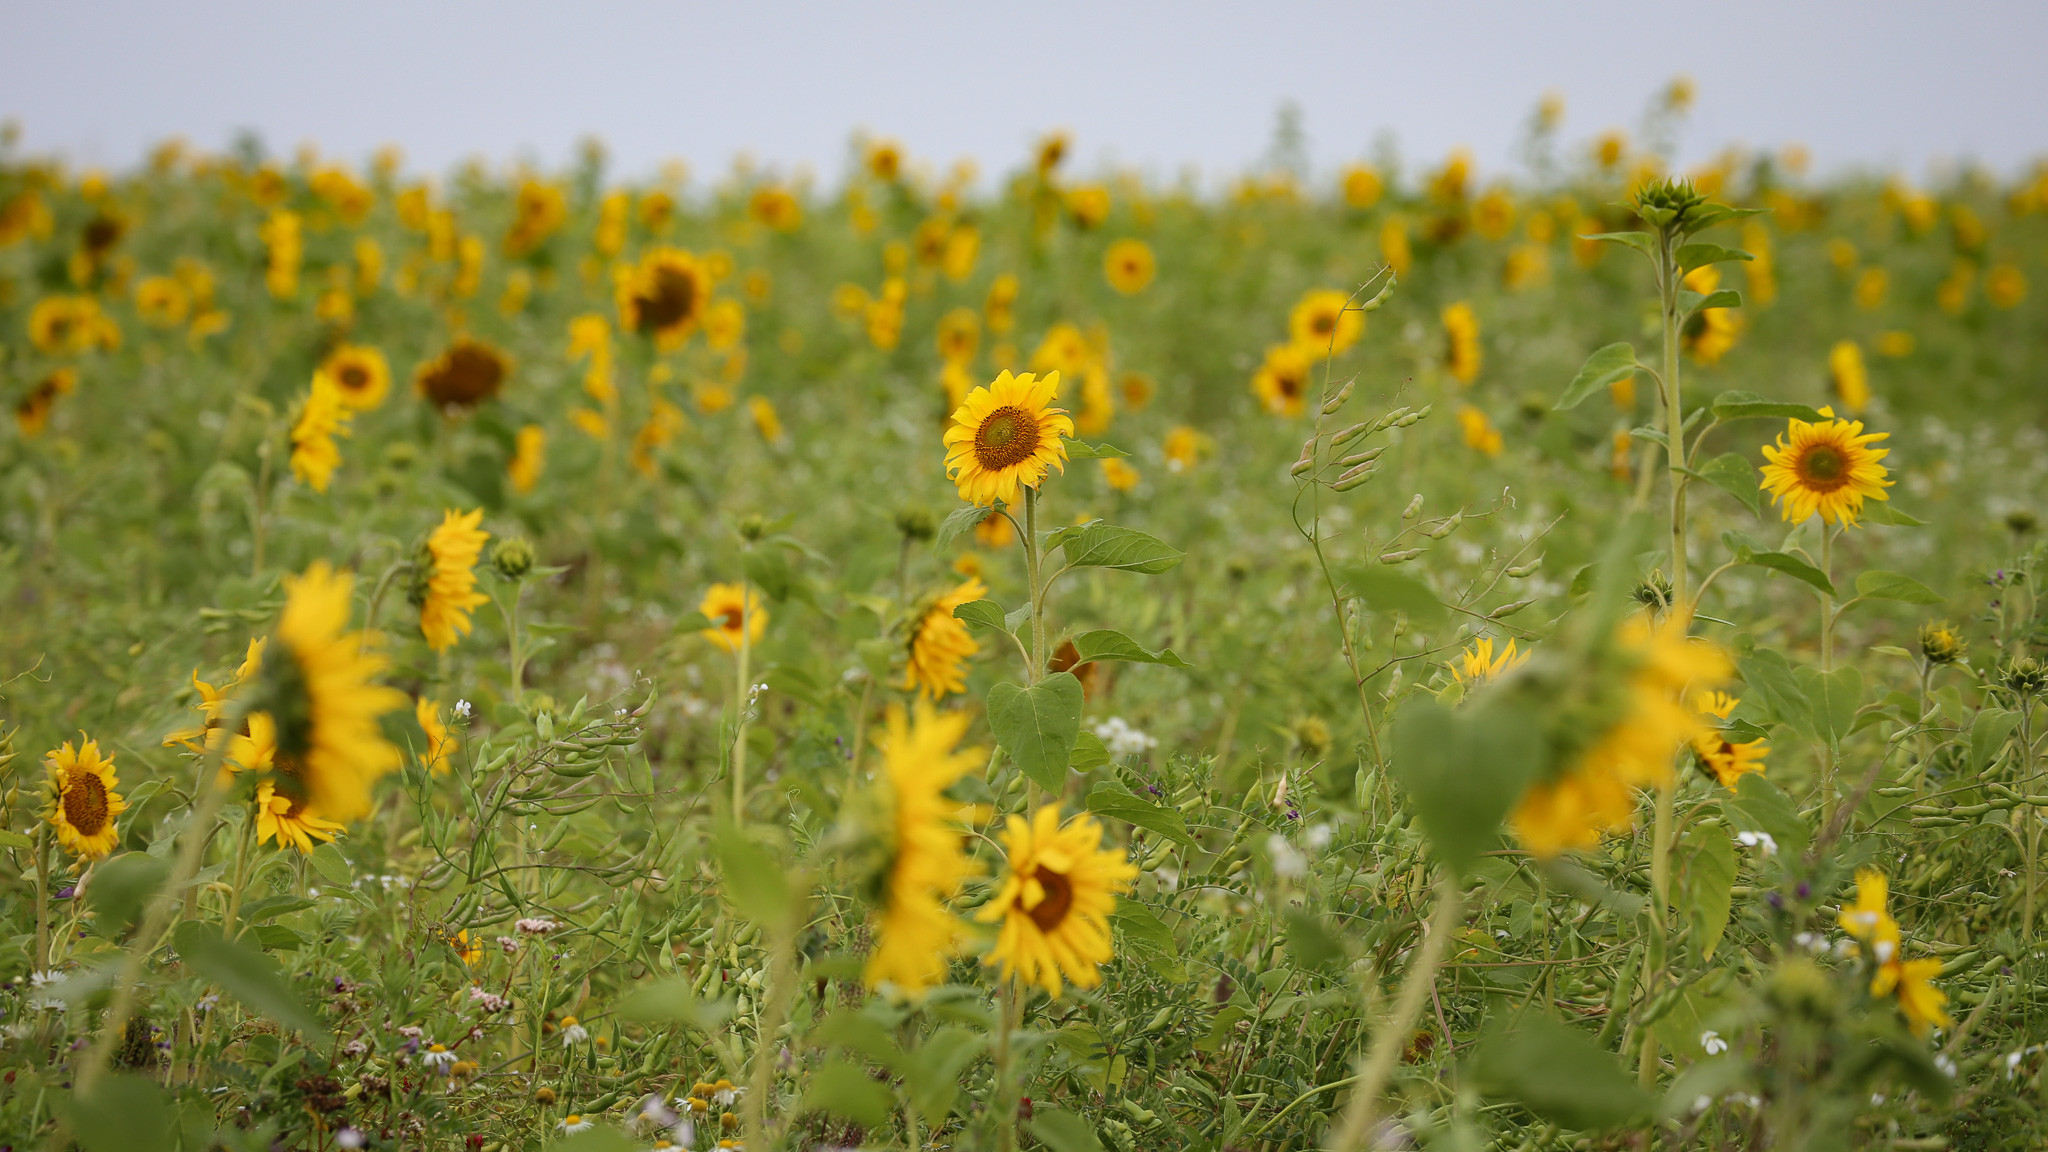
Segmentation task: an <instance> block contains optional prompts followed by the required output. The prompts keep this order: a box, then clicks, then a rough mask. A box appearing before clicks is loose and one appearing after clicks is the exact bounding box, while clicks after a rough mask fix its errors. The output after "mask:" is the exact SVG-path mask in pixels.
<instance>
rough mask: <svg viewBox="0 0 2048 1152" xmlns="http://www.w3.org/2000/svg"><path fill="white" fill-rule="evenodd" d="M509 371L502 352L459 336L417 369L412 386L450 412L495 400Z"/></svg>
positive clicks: (430, 400) (446, 411)
mask: <svg viewBox="0 0 2048 1152" xmlns="http://www.w3.org/2000/svg"><path fill="white" fill-rule="evenodd" d="M511 372H512V362H511V361H510V360H509V359H507V358H506V356H505V354H504V353H503V352H500V351H498V350H497V349H496V348H493V347H491V346H490V345H489V344H486V343H484V342H482V341H481V340H476V339H473V338H471V337H468V336H458V337H456V338H455V342H454V343H452V344H450V345H449V346H448V347H447V349H446V350H445V351H443V352H442V353H441V354H440V355H439V356H436V357H434V358H433V359H432V360H429V361H427V362H426V363H424V364H422V365H420V366H419V368H418V369H417V370H416V371H415V372H414V373H413V387H414V388H415V389H416V390H417V391H418V392H419V394H420V395H421V396H424V397H426V399H427V400H428V401H429V402H430V403H432V404H433V405H434V406H435V407H436V408H439V409H440V410H441V411H442V412H444V413H453V412H458V411H461V410H463V409H468V408H474V407H476V406H477V405H479V404H482V403H483V402H484V401H486V400H491V399H495V398H496V397H497V395H498V393H499V392H500V391H501V390H503V388H504V387H505V378H506V377H507V376H509V375H511Z"/></svg>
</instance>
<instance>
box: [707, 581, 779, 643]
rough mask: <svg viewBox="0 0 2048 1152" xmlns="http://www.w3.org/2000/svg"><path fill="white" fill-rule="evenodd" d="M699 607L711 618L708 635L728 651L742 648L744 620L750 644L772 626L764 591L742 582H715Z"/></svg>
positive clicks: (713, 641) (759, 639) (756, 640)
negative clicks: (763, 594) (764, 601)
mask: <svg viewBox="0 0 2048 1152" xmlns="http://www.w3.org/2000/svg"><path fill="white" fill-rule="evenodd" d="M697 610H698V611H699V612H702V613H703V614H704V616H705V618H706V619H708V620H710V621H711V627H709V628H706V629H704V638H705V639H706V640H709V641H711V642H712V643H713V644H716V645H718V646H719V647H720V648H723V649H725V650H726V651H727V652H737V651H739V650H740V635H741V629H740V625H741V622H742V621H743V620H744V622H745V624H746V642H747V646H748V647H752V646H754V645H755V644H759V643H760V642H761V634H762V633H764V632H766V631H767V630H768V609H766V608H764V607H762V606H761V594H760V593H758V592H756V591H754V590H753V589H752V588H743V587H742V586H741V585H738V584H713V585H712V586H711V590H710V591H708V592H706V593H704V602H703V603H702V604H699V605H698V606H697Z"/></svg>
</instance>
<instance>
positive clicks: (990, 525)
mask: <svg viewBox="0 0 2048 1152" xmlns="http://www.w3.org/2000/svg"><path fill="white" fill-rule="evenodd" d="M974 542H975V543H976V544H979V545H981V546H982V547H983V548H987V549H989V550H990V551H999V550H1001V549H1004V548H1008V547H1009V546H1010V545H1012V544H1015V543H1016V542H1017V522H1016V521H1014V520H1012V519H1010V518H1009V517H1008V516H1006V515H1004V514H1003V513H1001V512H996V511H993V510H991V511H990V512H989V514H988V515H986V516H983V517H982V518H981V519H979V520H976V521H975V522H974Z"/></svg>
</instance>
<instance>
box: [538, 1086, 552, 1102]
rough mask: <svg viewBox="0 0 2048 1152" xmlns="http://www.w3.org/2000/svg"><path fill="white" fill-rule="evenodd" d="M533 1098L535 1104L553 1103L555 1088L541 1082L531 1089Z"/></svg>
mask: <svg viewBox="0 0 2048 1152" xmlns="http://www.w3.org/2000/svg"><path fill="white" fill-rule="evenodd" d="M533 1099H534V1102H535V1103H536V1104H553V1103H554V1102H555V1090H554V1089H553V1088H550V1087H548V1086H547V1085H545V1084H543V1085H541V1086H540V1087H538V1088H535V1089H534V1090H533Z"/></svg>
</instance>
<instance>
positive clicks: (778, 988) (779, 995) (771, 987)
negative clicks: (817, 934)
mask: <svg viewBox="0 0 2048 1152" xmlns="http://www.w3.org/2000/svg"><path fill="white" fill-rule="evenodd" d="M804 886H805V882H804V881H802V880H799V881H798V883H797V884H793V885H791V889H792V891H797V890H801V888H802V887H804ZM790 904H791V906H790V908H789V910H788V911H787V912H786V913H784V915H783V916H782V917H781V919H780V920H778V921H777V922H776V924H775V926H774V932H775V939H774V944H773V946H772V952H771V954H770V958H769V964H768V995H767V1003H766V1004H764V1005H763V1006H762V1011H761V1026H760V1031H759V1033H758V1034H757V1035H756V1036H755V1039H754V1074H753V1076H752V1078H751V1081H750V1082H749V1084H748V1085H747V1096H746V1100H745V1107H744V1108H743V1109H742V1111H743V1112H744V1113H745V1120H746V1133H747V1137H746V1138H747V1143H749V1144H750V1145H752V1146H753V1147H756V1148H768V1147H771V1146H772V1144H771V1142H770V1141H769V1139H768V1092H769V1089H770V1088H772V1087H773V1086H774V1083H775V1058H776V1055H777V1051H778V1049H777V1047H776V1044H775V1034H776V1033H777V1032H779V1031H781V1029H782V1021H783V1017H784V1016H786V1015H788V1011H789V999H790V994H791V993H792V992H793V991H795V988H796V933H797V926H798V924H800V923H801V922H802V919H803V901H801V900H792V901H791V902H790Z"/></svg>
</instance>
